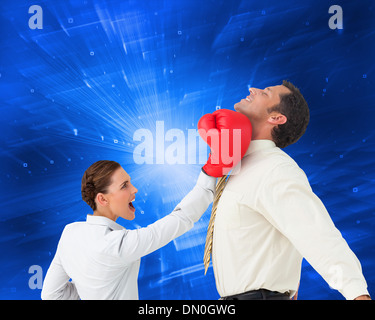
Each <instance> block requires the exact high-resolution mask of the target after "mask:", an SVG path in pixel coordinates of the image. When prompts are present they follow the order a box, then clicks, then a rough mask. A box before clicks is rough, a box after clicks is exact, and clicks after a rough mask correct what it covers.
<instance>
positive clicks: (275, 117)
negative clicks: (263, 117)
mask: <svg viewBox="0 0 375 320" xmlns="http://www.w3.org/2000/svg"><path fill="white" fill-rule="evenodd" d="M287 121H288V119H287V117H286V116H284V115H283V114H281V113H277V114H272V115H270V116H269V118H268V119H267V122H268V123H270V124H272V125H279V124H284V123H286V122H287Z"/></svg>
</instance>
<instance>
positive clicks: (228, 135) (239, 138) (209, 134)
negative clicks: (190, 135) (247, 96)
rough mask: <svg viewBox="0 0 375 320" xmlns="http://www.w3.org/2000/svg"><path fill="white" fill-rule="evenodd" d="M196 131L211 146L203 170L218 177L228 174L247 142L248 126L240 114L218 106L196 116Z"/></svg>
mask: <svg viewBox="0 0 375 320" xmlns="http://www.w3.org/2000/svg"><path fill="white" fill-rule="evenodd" d="M198 132H199V135H200V136H201V138H202V139H203V140H204V141H205V142H206V143H207V144H208V145H209V146H210V148H211V153H210V156H209V158H208V160H207V163H206V164H205V165H204V166H203V170H204V172H206V173H207V174H208V175H209V176H212V177H217V178H218V177H222V176H223V175H226V174H228V172H229V171H230V170H232V169H233V168H234V167H235V166H236V165H237V164H238V163H239V162H240V161H241V159H242V157H243V156H244V155H245V153H246V150H247V149H248V147H249V145H250V141H251V133H252V127H251V123H250V120H249V119H248V118H247V117H246V116H245V115H243V114H242V113H239V112H236V111H232V110H228V109H219V110H217V111H215V112H214V113H208V114H205V115H204V116H203V117H202V118H200V120H199V122H198Z"/></svg>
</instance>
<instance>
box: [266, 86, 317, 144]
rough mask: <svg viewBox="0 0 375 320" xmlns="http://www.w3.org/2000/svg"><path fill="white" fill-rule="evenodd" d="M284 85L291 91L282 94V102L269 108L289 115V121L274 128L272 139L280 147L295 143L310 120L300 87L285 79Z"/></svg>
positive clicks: (271, 110) (269, 110)
mask: <svg viewBox="0 0 375 320" xmlns="http://www.w3.org/2000/svg"><path fill="white" fill-rule="evenodd" d="M283 86H284V87H287V88H288V89H289V90H290V91H291V93H289V94H283V95H280V103H279V104H278V105H277V106H275V107H272V108H269V109H268V112H269V113H271V112H273V111H276V112H280V113H281V114H283V115H284V116H286V117H287V119H288V120H287V122H285V123H284V124H279V125H278V126H276V127H274V128H273V129H272V132H271V134H272V139H273V141H274V142H275V143H276V146H277V147H279V148H285V147H287V146H289V145H291V144H293V143H295V142H296V141H297V140H298V139H299V138H301V137H302V135H303V134H304V133H305V131H306V128H307V125H308V123H309V120H310V112H309V107H308V105H307V102H306V100H305V98H304V97H303V95H302V94H301V92H300V91H299V89H298V88H296V87H295V86H294V85H293V84H292V83H290V82H288V81H286V80H284V81H283Z"/></svg>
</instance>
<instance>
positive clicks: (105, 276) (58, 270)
mask: <svg viewBox="0 0 375 320" xmlns="http://www.w3.org/2000/svg"><path fill="white" fill-rule="evenodd" d="M215 181H216V179H215V178H212V177H209V176H207V175H206V174H204V173H203V172H201V173H200V175H199V178H198V180H197V183H196V185H195V187H194V188H193V189H192V190H191V191H190V192H189V193H188V194H187V195H186V196H185V198H184V199H183V200H182V201H181V202H180V203H179V204H178V205H177V206H176V208H175V209H174V210H173V212H172V213H171V214H169V215H167V216H165V217H164V218H162V219H160V220H158V221H156V222H155V223H153V224H151V225H149V226H148V227H146V228H141V229H136V230H127V229H125V228H124V227H122V226H120V225H119V224H117V223H116V222H114V221H112V220H110V219H108V218H106V217H100V216H93V215H88V216H87V220H86V221H85V222H75V223H71V224H68V225H67V226H66V227H65V229H64V231H63V233H62V235H61V238H60V241H59V244H58V247H57V251H56V254H55V257H54V258H53V261H52V263H51V266H50V268H49V269H48V272H47V274H46V278H45V280H44V284H43V290H42V299H129V300H130V299H131V300H136V299H138V283H137V280H138V272H139V266H140V259H141V257H142V256H145V255H147V254H149V253H151V252H153V251H155V250H157V249H159V248H161V247H162V246H165V245H166V244H167V243H169V242H170V241H171V240H173V239H175V238H177V237H179V236H180V235H182V234H183V233H185V232H187V231H188V230H189V229H191V228H192V227H193V224H194V223H195V222H197V221H198V220H199V219H200V217H201V216H202V214H203V213H204V212H205V211H206V210H207V208H208V206H209V204H210V203H211V202H212V200H213V195H214V190H215ZM69 279H72V281H71V282H70V281H69Z"/></svg>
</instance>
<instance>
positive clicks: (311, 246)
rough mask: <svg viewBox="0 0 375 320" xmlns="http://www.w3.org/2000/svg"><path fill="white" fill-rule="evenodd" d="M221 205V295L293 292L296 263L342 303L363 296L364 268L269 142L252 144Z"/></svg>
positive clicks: (217, 267)
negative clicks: (316, 276) (307, 268)
mask: <svg viewBox="0 0 375 320" xmlns="http://www.w3.org/2000/svg"><path fill="white" fill-rule="evenodd" d="M240 165H241V169H240V172H239V173H238V174H236V175H233V176H231V177H230V178H229V180H228V183H227V185H226V187H225V189H224V192H223V194H222V196H221V199H220V202H219V204H218V208H217V213H216V220H215V229H214V237H213V257H212V262H213V268H214V273H215V280H216V287H217V290H218V292H219V294H220V295H221V296H222V297H224V296H229V295H233V294H239V293H243V292H246V291H250V290H256V289H260V288H263V289H268V290H271V291H279V292H287V291H289V292H290V296H293V295H294V293H295V292H296V290H297V288H298V283H299V280H300V273H301V262H302V258H303V257H304V258H305V259H306V260H307V261H308V262H309V263H310V265H311V266H312V267H313V268H314V269H315V270H316V271H317V272H318V273H319V274H320V275H321V276H322V277H323V278H324V279H325V280H326V281H327V282H328V283H329V284H330V286H331V287H333V288H335V289H337V290H339V291H340V293H341V294H342V295H343V296H344V297H345V298H346V299H354V298H356V297H357V296H360V295H362V294H368V292H367V284H366V281H365V279H364V277H363V275H362V270H361V265H360V263H359V261H358V259H357V258H356V256H355V255H354V253H353V252H352V251H351V250H350V248H349V246H348V245H347V243H346V241H345V240H344V239H343V238H342V236H341V233H340V232H339V231H338V230H337V229H336V227H335V226H334V224H333V222H332V220H331V218H330V216H329V214H328V212H327V210H326V208H325V207H324V205H323V203H322V202H321V201H320V199H319V198H318V197H317V196H316V195H315V194H314V193H313V191H312V190H311V187H310V184H309V182H308V180H307V177H306V175H305V173H304V172H303V171H302V170H301V169H300V168H299V167H298V165H297V164H296V162H295V161H294V160H293V159H292V158H291V157H289V156H288V155H287V154H286V153H285V152H283V151H282V150H281V149H279V148H277V147H276V146H275V143H274V142H273V141H270V140H255V141H252V142H251V143H250V146H249V149H248V150H247V152H246V154H245V157H244V158H243V159H242V161H241V164H240Z"/></svg>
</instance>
